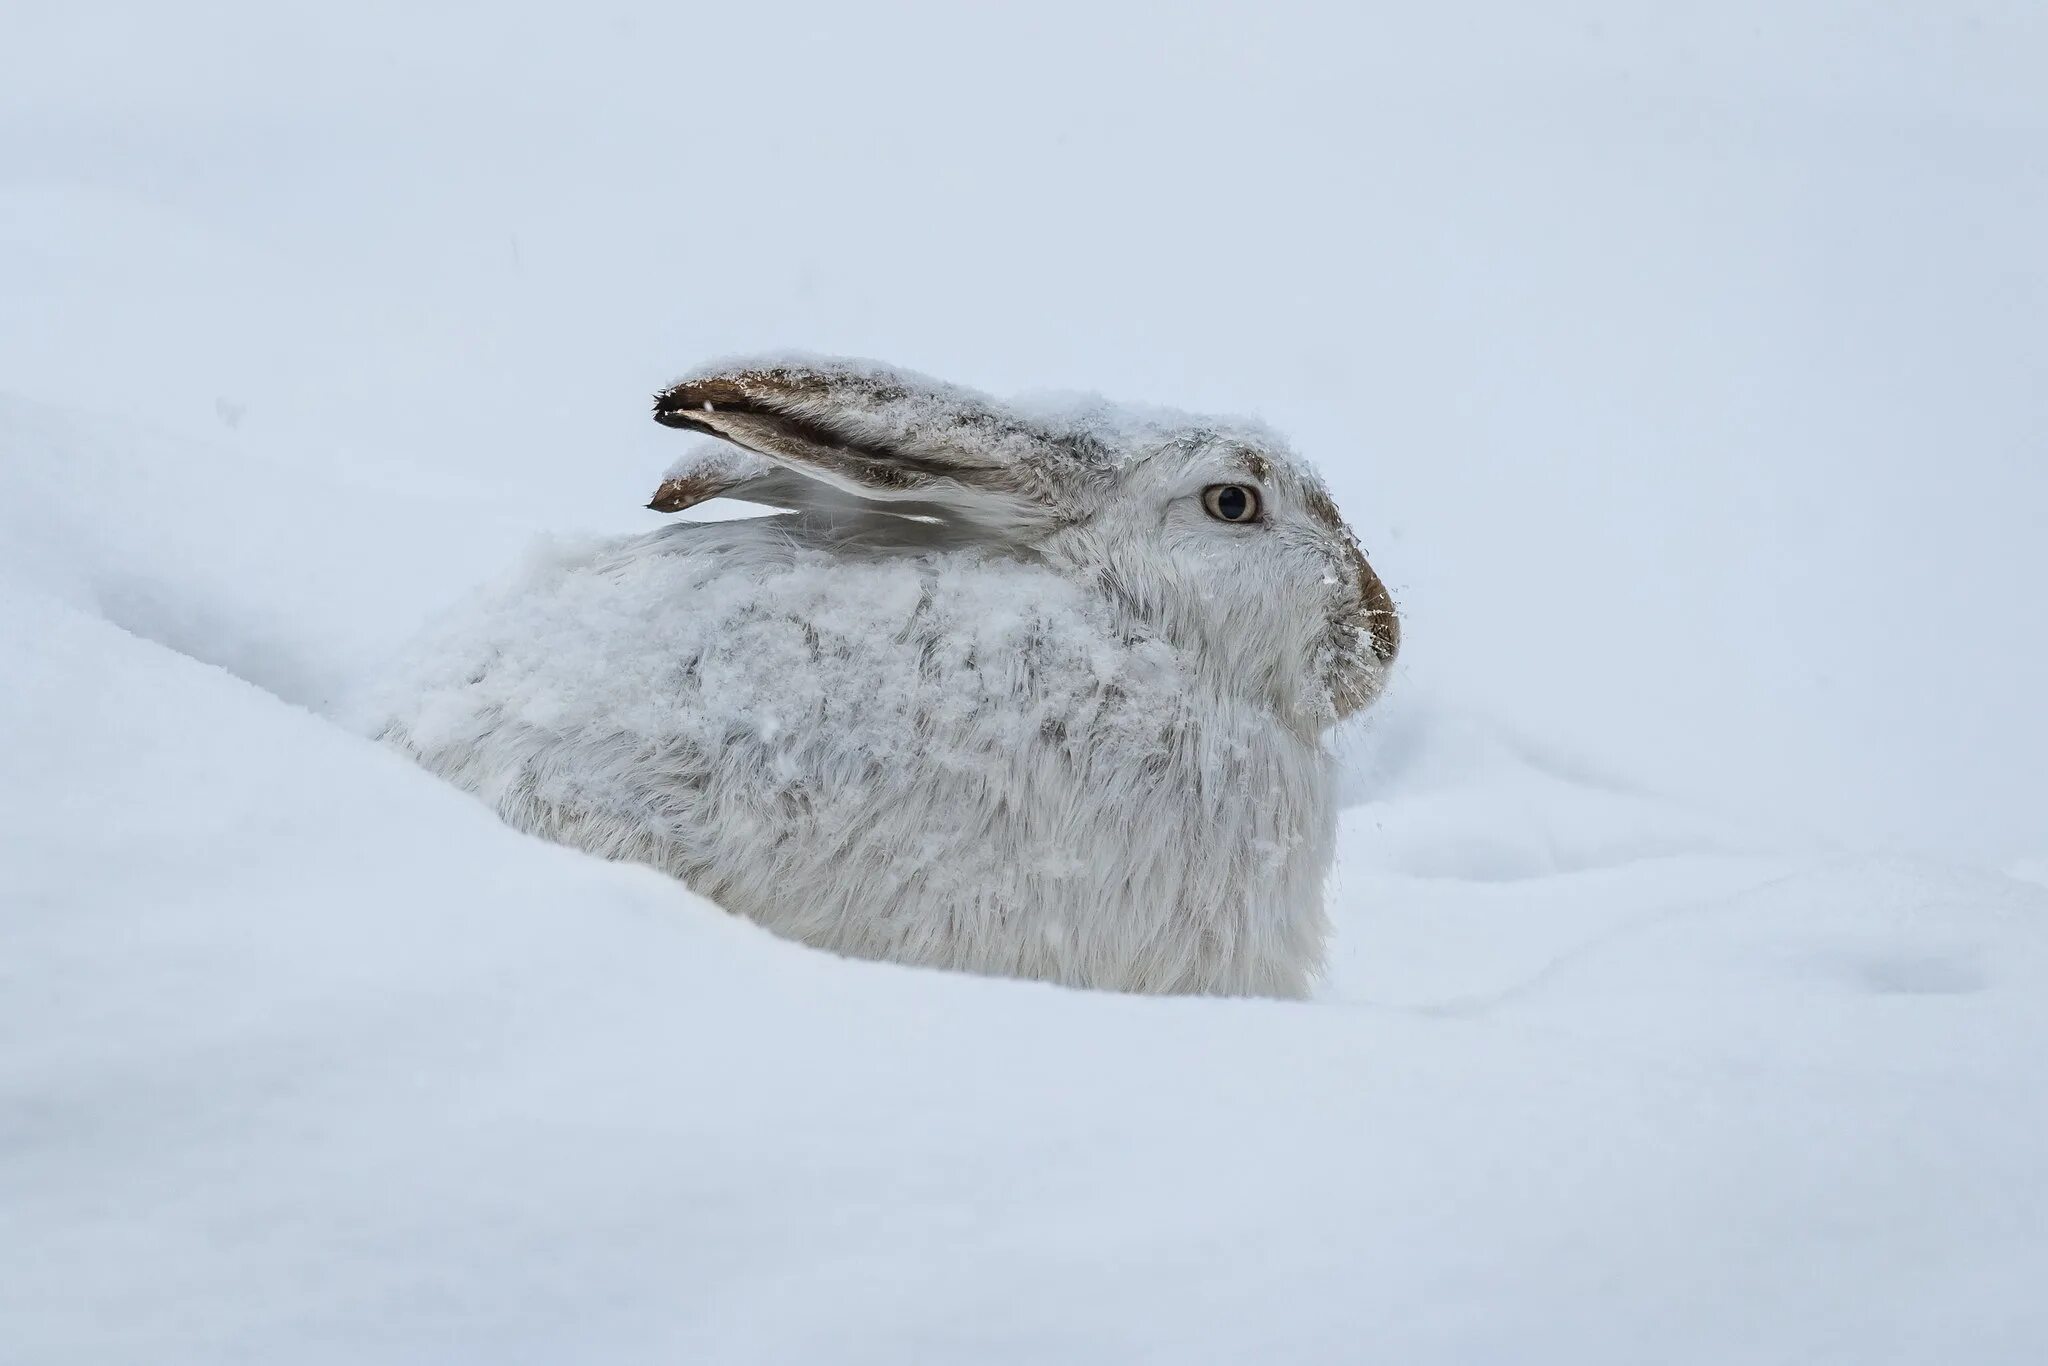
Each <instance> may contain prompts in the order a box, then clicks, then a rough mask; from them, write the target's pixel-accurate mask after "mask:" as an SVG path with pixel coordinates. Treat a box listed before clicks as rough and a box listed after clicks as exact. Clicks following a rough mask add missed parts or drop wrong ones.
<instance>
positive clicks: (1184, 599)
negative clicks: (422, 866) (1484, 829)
mask: <svg viewBox="0 0 2048 1366" xmlns="http://www.w3.org/2000/svg"><path fill="white" fill-rule="evenodd" d="M655 418H656V420H657V421H660V422H662V423H664V424H666V425H668V426H671V427H679V428H684V429H686V430H690V431H695V432H702V433H709V434H710V435H712V436H715V437H718V438H721V439H722V441H721V443H706V444H705V445H704V447H703V449H701V450H698V451H695V452H692V453H691V454H690V455H689V456H687V457H686V458H685V459H684V460H683V461H682V462H681V463H679V464H678V465H677V466H676V467H675V469H673V470H671V471H670V474H669V477H668V478H667V480H666V481H665V482H664V483H663V484H662V485H661V488H660V489H659V491H658V492H657V494H656V497H655V501H654V503H653V504H652V506H653V507H655V508H657V509H659V510H663V511H675V510H678V509H681V508H684V507H689V506H692V505H694V504H696V503H700V502H703V501H704V500H706V499H709V498H714V497H718V496H720V495H729V496H733V497H738V498H743V499H747V500H750V501H754V502H759V503H766V504H770V505H773V506H778V507H782V508H787V509H791V510H792V511H791V512H789V513H787V514H785V515H780V516H770V517H760V518H755V519H752V520H743V521H724V522H712V523H690V524H678V525H671V526H667V527H663V528H661V529H659V530H656V531H653V532H650V533H647V534H644V535H636V536H631V537H628V538H625V539H622V540H616V541H611V542H608V543H605V544H603V545H602V546H599V547H597V548H595V549H585V550H583V551H581V552H578V553H575V554H570V555H563V556H557V557H556V558H555V560H554V561H553V562H552V563H549V564H546V565H544V566H541V567H540V568H538V569H534V570H530V571H529V572H528V573H527V574H526V575H525V576H524V577H523V578H522V579H521V580H520V581H519V582H517V583H516V584H514V585H513V586H511V587H510V588H508V589H503V590H500V591H498V592H497V593H496V594H495V595H494V596H492V597H489V598H487V599H486V600H485V601H484V602H483V603H481V604H480V605H472V606H471V607H470V608H469V609H467V610H466V611H465V612H464V613H462V614H460V615H459V616H458V617H457V618H456V619H455V620H454V621H452V622H451V623H449V624H448V625H447V626H445V627H444V628H443V629H442V630H441V631H440V632H439V633H438V634H437V635H436V636H434V637H432V638H430V639H429V640H428V641H427V642H426V643H425V644H424V645H423V646H422V647H421V649H420V651H419V653H418V655H417V657H416V658H415V659H414V661H413V664H412V666H411V668H410V670H409V672H408V674H407V676H406V677H405V678H404V679H403V681H402V686H401V687H399V688H398V689H397V690H396V691H395V692H394V693H393V694H392V695H393V696H396V697H399V698H402V699H403V701H402V702H400V703H398V704H396V705H393V706H390V707H389V709H388V710H387V711H386V712H385V713H384V714H383V715H382V716H381V717H380V718H379V720H378V724H377V728H378V729H379V730H380V732H381V734H382V735H383V736H384V737H385V738H386V739H388V740H389V741H391V742H392V743H394V744H396V745H398V746H400V747H401V748H403V749H404V750H406V751H407V752H409V753H411V754H412V755H414V756H415V757H416V758H417V759H418V760H419V762H421V763H422V764H424V765H425V766H426V767H428V768H429V769H431V770H433V771H434V772H436V773H439V774H441V775H443V776H444V777H446V778H448V779H449V780H451V781H453V782H455V783H457V784H459V785H460V786H462V787H464V788H467V789H469V790H470V791H473V792H475V793H476V794H477V795H478V796H480V797H482V798H483V799H484V800H485V801H487V802H489V803H490V804H491V805H492V806H494V807H495V808H496V809H497V810H498V812H499V813H500V814H501V815H502V816H503V817H504V818H505V819H506V820H507V821H509V822H510V823H512V824H513V825H515V826H517V827H519V828H520V829H523V830H528V831H532V832H534V833H536V834H540V835H544V836H546V837H548V838H550V839H555V840H559V841H561V842H562V843H565V844H570V845H574V846H576V847H578V848H582V849H587V850H590V851H591V852H594V853H597V854H601V855H604V856H605V857H607V858H615V859H631V860H637V861H640V862H644V863H649V864H652V865H654V866H655V867H657V868H662V869H665V870H667V871H668V872H670V873H672V874H674V875H675V876H677V877H679V878H681V879H682V880H683V881H684V882H685V883H687V884H688V885H689V886H691V887H692V888H694V889H696V890H698V891H700V892H702V893H704V894H705V895H706V896H709V897H711V898H712V899H714V900H716V901H717V902H718V903H719V904H720V905H722V906H724V907H726V908H727V909H728V910H731V911H735V912H738V913H740V914H742V915H745V916H748V917H750V918H752V919H754V920H756V921H758V922H760V923H761V924H762V925H765V926H767V927H768V928H769V929H771V930H774V931H776V932H777V933H779V934H783V935H786V936H788V937H790V938H792V939H796V940H800V941H802V942H804V943H806V944H813V945H817V946H819V947H821V948H827V949H833V950H836V951H838V952H841V953H847V954H855V955H859V956H862V957H868V958H881V959H890V960H893V961H896V962H901V963H915V964H926V965H931V966H938V967H947V968H956V969H964V970H967V971H972V972H982V973H995V974H1005V975H1014V976H1021V977H1038V978H1044V979H1047V980H1049V981H1054V982H1064V983H1070V984H1073V985H1078V986H1088V987H1104V988H1112V989H1119V990H1127V991H1148V992H1214V993H1226V994H1256V995H1272V996H1298V995H1301V994H1303V993H1305V992H1306V991H1307V990H1308V988H1309V985H1310V983H1311V981H1312V980H1313V978H1314V977H1315V975H1316V973H1317V972H1318V970H1319V968H1320V966H1321V962H1322V956H1323V943H1324V937H1325V933H1326V928H1327V922H1326V919H1325V915H1324V911H1323V905H1322V896H1323V883H1324V878H1325V875H1326V873H1327V872H1328V869H1329V866H1330V858H1331V839H1332V829H1333V821H1334V803H1333V799H1332V775H1331V772H1330V759H1329V756H1328V753H1327V751H1326V750H1325V748H1324V746H1323V745H1322V743H1321V735H1322V733H1323V732H1324V730H1326V729H1327V728H1328V727H1329V726H1330V725H1331V724H1332V723H1333V722H1335V721H1336V720H1338V719H1339V718H1340V717H1343V716H1346V715H1348V714H1350V713H1352V712H1355V711H1357V710H1358V709H1360V708H1362V707H1364V706H1365V705H1366V704H1367V703H1369V702H1370V701H1371V700H1372V699H1373V698H1374V697H1375V696H1377V695H1378V693H1379V691H1380V689H1381V686H1382V684H1383V682H1384V680H1385V678H1386V674H1387V669H1388V666H1389V664H1390V663H1391V661H1392V660H1393V657H1394V653H1395V649H1396V646H1397V644H1398V639H1399V636H1398V625H1397V621H1396V617H1395V614H1394V607H1393V603H1392V601H1391V599H1390V598H1389V597H1388V595H1387V592H1386V589H1385V588H1384V587H1383V586H1382V585H1381V583H1380V581H1379V579H1378V578H1377V577H1376V576H1375V575H1374V573H1373V571H1372V569H1371V568H1370V567H1368V565H1367V564H1366V562H1365V558H1364V556H1363V555H1362V554H1361V553H1360V552H1359V549H1358V546H1357V543H1356V541H1355V540H1354V539H1353V537H1352V535H1351V533H1350V532H1349V531H1348V530H1347V529H1346V527H1345V526H1344V523H1343V522H1342V521H1341V520H1340V519H1339V517H1338V515H1337V510H1336V508H1335V507H1334V506H1333V505H1332V503H1331V502H1330V499H1329V497H1328V495H1327V494H1326V493H1325V492H1324V490H1323V486H1322V484H1321V483H1320V481H1318V479H1317V478H1316V477H1315V475H1314V474H1313V473H1312V472H1311V471H1310V470H1309V469H1308V468H1307V467H1305V466H1304V465H1303V464H1302V463H1301V462H1300V461H1299V460H1297V459H1296V458H1295V457H1293V456H1292V455H1290V454H1289V453H1288V452H1287V451H1286V450H1285V448H1284V447H1283V446H1282V445H1281V444H1280V442H1279V441H1277V440H1276V439H1275V438H1274V437H1273V436H1272V434H1270V433H1269V432H1266V431H1264V430H1263V429H1261V428H1258V427H1256V426H1252V425H1248V424H1245V423H1242V422H1234V421H1218V420H1213V419H1208V418H1196V417H1188V416H1185V415H1180V414H1173V413H1159V412H1151V411H1131V410H1126V409H1121V408H1115V407H1111V406H1109V405H1107V404H1105V403H1103V402H1101V401H1100V400H1088V401H1085V402H1079V403H1071V404H1065V405H1035V406H1031V407H1025V406H1020V405H1005V404H1001V403H998V402H996V401H994V400H991V399H989V398H987V397H985V396H983V395H981V394H977V393H973V392H970V391H968V390H964V389H959V388H954V387H951V386H948V385H943V384H939V383H937V382H934V381H932V380H929V379H926V378H924V377H922V376H919V375H914V374H910V373H906V372H904V371H900V370H896V369H892V368H889V367H885V366H881V365H876V364H872V363H867V362H856V361H844V360H821V359H810V358H801V359H780V358H778V359H771V360H760V361H752V362H734V363H729V364H725V365H721V366H717V367H714V368H708V369H705V370H703V371H700V372H698V373H697V374H695V375H694V376H693V377H691V378H688V379H685V380H683V381H682V382H680V383H678V384H676V385H675V386H674V387H672V388H670V389H668V390H667V391H665V392H664V393H662V394H661V395H659V396H658V398H657V399H656V404H655ZM722 443H731V444H729V445H727V444H722ZM735 447H737V448H740V449H735Z"/></svg>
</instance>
